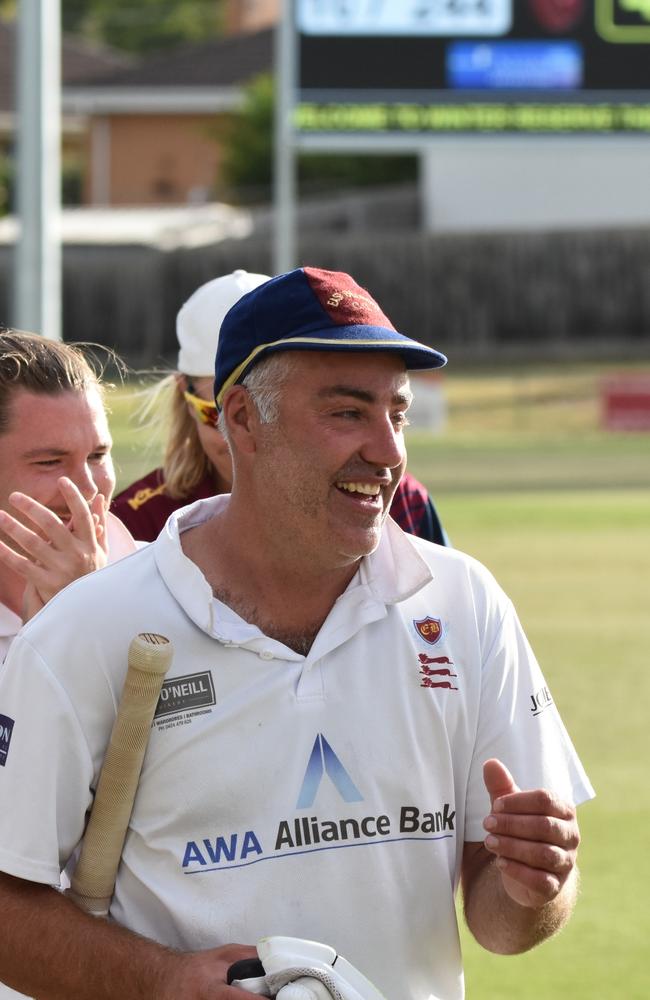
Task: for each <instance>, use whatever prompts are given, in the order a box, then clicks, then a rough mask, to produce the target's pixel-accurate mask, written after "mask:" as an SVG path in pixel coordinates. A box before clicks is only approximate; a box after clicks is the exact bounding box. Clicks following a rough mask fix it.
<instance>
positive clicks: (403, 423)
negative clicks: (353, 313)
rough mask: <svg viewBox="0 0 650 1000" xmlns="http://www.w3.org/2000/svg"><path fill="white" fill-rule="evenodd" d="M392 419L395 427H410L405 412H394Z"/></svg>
mask: <svg viewBox="0 0 650 1000" xmlns="http://www.w3.org/2000/svg"><path fill="white" fill-rule="evenodd" d="M392 420H393V425H394V426H395V427H399V428H401V427H408V425H409V420H408V417H407V416H406V414H405V413H394V414H393V417H392Z"/></svg>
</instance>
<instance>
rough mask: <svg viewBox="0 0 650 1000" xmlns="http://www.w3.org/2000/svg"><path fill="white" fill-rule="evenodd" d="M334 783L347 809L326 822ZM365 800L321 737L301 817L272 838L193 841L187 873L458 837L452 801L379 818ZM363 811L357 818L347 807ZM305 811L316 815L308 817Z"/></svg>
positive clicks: (300, 802)
mask: <svg viewBox="0 0 650 1000" xmlns="http://www.w3.org/2000/svg"><path fill="white" fill-rule="evenodd" d="M324 780H328V781H330V782H331V784H332V785H333V787H334V789H335V791H336V792H337V798H338V799H339V800H340V803H341V806H340V809H339V811H338V814H337V815H334V816H328V817H322V816H321V815H320V814H319V813H318V811H317V807H316V806H315V803H316V800H317V798H318V792H319V790H320V788H321V786H322V783H323V781H324ZM363 802H364V797H363V795H362V793H361V791H360V790H359V786H358V784H357V782H355V781H354V780H353V778H352V777H351V775H350V773H349V771H348V769H347V768H346V767H345V765H344V764H343V762H342V761H341V758H340V757H339V755H338V754H337V753H336V752H335V751H334V749H333V748H332V746H331V744H330V743H329V741H328V740H327V739H326V738H325V736H323V734H322V733H318V735H317V736H316V739H315V740H314V744H313V746H312V748H311V751H310V754H309V759H308V761H307V767H306V769H305V774H304V777H303V779H302V781H301V783H300V788H299V790H298V796H297V799H296V807H295V809H296V814H295V815H292V816H285V817H279V818H278V820H277V823H276V824H275V826H274V831H273V832H272V833H271V834H270V835H267V836H264V835H262V834H261V833H259V832H258V831H256V830H254V829H250V830H243V829H242V830H238V831H229V832H226V833H224V832H221V831H217V832H216V833H215V834H214V835H213V836H211V837H202V838H198V839H196V840H188V841H187V843H186V844H185V847H184V851H183V857H182V861H181V868H182V870H183V873H184V874H186V875H194V874H198V873H199V872H216V871H224V870H227V869H230V868H241V867H244V866H247V865H252V864H257V863H259V862H260V861H271V860H274V859H277V858H286V857H287V856H292V855H300V854H310V853H313V852H316V851H327V850H335V849H339V850H340V849H341V848H348V847H362V846H371V845H376V844H381V843H392V842H395V841H399V840H422V841H431V840H445V839H452V838H453V837H454V836H455V826H454V821H455V817H456V811H455V809H453V808H452V806H451V804H450V803H449V802H444V803H443V804H442V805H441V806H439V807H438V808H437V809H432V810H424V809H422V808H421V807H420V806H416V805H412V804H403V805H398V806H397V807H396V808H395V810H391V811H387V812H383V813H377V812H373V811H372V810H368V809H359V808H358V806H359V804H360V803H363ZM349 805H353V806H355V805H356V806H357V808H356V809H355V810H354V815H346V814H345V813H349V812H351V810H344V807H345V806H349ZM304 810H309V811H310V812H313V813H314V814H313V815H305V813H304Z"/></svg>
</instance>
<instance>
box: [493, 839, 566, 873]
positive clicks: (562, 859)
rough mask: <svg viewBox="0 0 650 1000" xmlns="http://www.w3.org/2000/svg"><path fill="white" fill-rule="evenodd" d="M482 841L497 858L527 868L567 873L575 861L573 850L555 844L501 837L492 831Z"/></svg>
mask: <svg viewBox="0 0 650 1000" xmlns="http://www.w3.org/2000/svg"><path fill="white" fill-rule="evenodd" d="M484 843H485V846H486V848H487V849H488V851H491V852H492V853H493V854H496V855H497V856H498V857H499V858H503V859H505V860H507V861H517V862H519V863H520V864H522V865H526V866H527V867H528V868H536V869H538V870H540V871H545V872H549V873H551V874H554V875H559V876H564V875H568V873H569V872H570V871H571V869H572V868H573V865H574V863H575V851H573V850H570V849H565V848H563V847H559V846H557V845H556V844H547V843H540V842H539V841H535V840H519V839H518V838H516V837H502V836H496V835H495V834H492V833H491V834H489V835H488V836H487V837H486V838H485V841H484Z"/></svg>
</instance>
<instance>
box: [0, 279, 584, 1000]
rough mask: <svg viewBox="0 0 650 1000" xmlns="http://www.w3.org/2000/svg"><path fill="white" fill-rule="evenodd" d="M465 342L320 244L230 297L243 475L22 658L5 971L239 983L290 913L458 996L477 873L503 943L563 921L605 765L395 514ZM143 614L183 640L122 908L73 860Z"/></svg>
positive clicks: (489, 937)
mask: <svg viewBox="0 0 650 1000" xmlns="http://www.w3.org/2000/svg"><path fill="white" fill-rule="evenodd" d="M444 362H445V358H444V357H443V356H442V355H441V354H439V353H438V352H437V351H435V350H433V349H432V348H430V347H427V346H425V345H422V344H419V343H417V342H416V341H413V340H411V339H410V338H408V337H406V336H404V335H403V334H401V333H399V332H397V331H396V330H395V328H394V327H393V325H392V324H391V322H390V320H388V318H387V317H386V316H385V315H384V314H383V312H382V311H381V309H380V307H379V306H378V305H377V303H376V302H375V301H374V299H373V298H372V296H371V295H370V294H369V293H368V292H367V291H365V290H364V289H363V288H361V287H359V286H358V285H357V284H356V282H354V280H353V279H352V278H351V277H350V276H349V275H346V274H342V273H337V272H329V271H322V270H319V269H316V268H309V267H305V268H299V269H297V270H295V271H292V272H290V273H288V274H284V275H280V276H279V277H276V278H273V279H271V280H270V281H268V282H266V283H265V284H263V285H261V286H259V287H258V288H256V289H254V290H253V291H251V292H250V293H248V294H247V295H244V296H243V298H242V299H241V300H240V301H239V302H238V303H237V304H236V305H235V306H234V307H233V308H232V309H231V310H230V312H229V313H228V314H227V316H226V318H225V320H224V322H223V325H222V327H221V333H220V338H219V347H218V352H217V360H216V380H215V398H216V402H217V404H218V406H219V407H220V409H221V411H222V413H221V425H220V426H221V429H222V431H223V432H224V433H225V434H226V436H227V438H228V441H229V445H230V448H231V451H232V455H233V463H234V482H233V487H232V493H231V494H230V495H222V496H219V497H215V498H214V499H208V500H201V501H198V502H197V503H196V504H193V505H191V506H190V507H186V508H183V509H181V510H180V511H177V512H176V513H174V514H173V515H172V516H171V518H170V519H169V521H168V522H167V525H166V526H165V528H164V530H163V532H162V533H161V535H160V536H159V538H158V539H157V540H156V541H155V542H154V543H152V544H151V545H150V546H148V547H147V548H146V549H143V550H142V551H141V552H138V553H136V554H135V555H132V556H130V557H129V558H128V559H125V560H123V561H121V562H120V563H118V564H116V565H114V566H110V567H108V568H106V569H105V570H103V571H102V572H101V573H97V574H92V575H91V576H90V577H88V578H86V579H84V580H80V581H78V582H76V583H74V584H73V585H72V586H71V587H69V588H67V589H66V590H65V592H63V593H62V594H60V595H58V596H57V597H56V598H54V599H53V600H52V601H51V602H50V604H49V605H48V607H47V608H45V609H44V610H43V611H42V612H40V614H38V615H37V616H36V617H35V618H34V619H33V621H32V622H30V623H29V625H28V626H27V627H26V628H25V629H24V630H23V632H22V633H21V635H20V636H19V637H18V638H17V639H16V641H15V643H14V646H13V648H12V651H11V654H10V656H9V659H8V662H7V669H6V670H5V672H4V676H3V677H2V678H1V679H0V732H1V733H2V737H1V741H0V868H1V869H2V871H3V872H4V873H5V874H4V875H2V877H1V878H0V907H2V912H3V914H4V917H5V919H4V920H3V935H2V939H1V940H0V978H4V979H5V980H6V981H7V982H8V983H10V984H11V985H12V986H15V987H16V988H18V989H21V990H22V991H23V992H26V993H29V994H31V995H36V996H39V997H44V998H46V997H63V996H65V997H66V998H67V1000H74V998H82V997H91V996H92V997H93V998H94V1000H98V998H99V1000H101V998H119V1000H123V998H126V997H128V998H136V997H137V998H145V997H151V998H154V997H155V998H156V1000H167V998H170V1000H171V998H173V1000H177V998H178V997H179V996H183V997H185V998H191V1000H195V998H206V1000H207V998H210V1000H236V998H238V997H239V998H243V997H245V995H246V994H245V993H243V992H242V991H241V990H239V989H237V988H236V987H233V986H228V985H226V974H227V969H228V967H229V965H230V964H231V963H232V962H234V961H235V960H236V959H239V958H243V957H247V956H250V955H253V954H254V949H253V945H254V944H255V942H256V941H257V940H259V938H261V937H263V936H267V935H292V936H296V937H302V938H311V939H313V940H317V941H323V942H325V943H327V944H330V945H332V946H333V947H335V948H336V949H337V950H338V951H340V952H341V953H342V954H343V955H345V956H346V958H347V959H348V960H349V961H350V962H352V963H353V965H355V966H356V967H357V968H358V969H360V970H361V971H362V972H363V973H364V974H365V975H366V976H368V977H369V978H370V979H371V980H372V981H373V982H374V983H375V984H376V985H377V987H378V988H379V989H380V990H381V991H382V992H383V993H384V994H385V996H386V997H387V998H389V1000H432V998H440V1000H459V998H461V997H462V996H463V995H464V987H463V975H462V964H461V956H460V949H459V942H458V929H457V925H456V914H455V907H454V897H455V893H456V890H457V889H458V887H459V886H460V889H461V891H462V894H463V901H464V909H465V915H466V919H467V922H468V925H469V927H470V929H471V931H472V933H473V934H474V935H475V937H476V938H477V940H478V941H479V942H480V943H481V944H482V945H483V946H484V947H485V948H487V949H489V950H491V951H494V952H500V953H516V952H520V951H524V950H526V949H528V948H531V947H533V946H534V945H535V944H538V943H539V942H540V941H542V940H544V939H545V938H547V937H548V936H550V935H551V934H553V933H554V932H555V931H557V930H558V929H559V928H560V927H562V925H563V924H564V923H565V922H566V920H567V919H568V917H569V915H570V913H571V910H572V907H573V905H574V901H575V895H576V882H577V869H576V854H577V847H578V842H579V833H578V825H577V820H576V805H577V804H578V803H580V802H582V801H584V800H585V799H587V798H590V797H591V796H592V794H593V792H592V789H591V786H590V784H589V781H588V779H587V777H586V775H585V773H584V771H583V769H582V766H581V764H580V761H579V760H578V758H577V756H576V753H575V751H574V749H573V747H572V745H571V742H570V739H569V737H568V735H567V733H566V731H565V729H564V726H563V724H562V722H561V720H560V717H559V715H558V713H557V710H556V708H555V706H554V704H553V701H552V697H551V695H550V693H549V692H548V688H547V685H546V683H545V681H544V678H543V676H542V673H541V670H540V668H539V666H538V664H537V662H536V661H535V658H534V656H533V653H532V651H531V649H530V647H529V645H528V643H527V641H526V638H525V636H524V634H523V632H522V629H521V626H520V625H519V622H518V620H517V617H516V614H515V611H514V609H513V607H512V605H511V603H510V601H509V600H508V598H507V597H506V596H505V594H504V593H503V592H502V590H501V589H500V588H499V586H498V585H497V584H496V583H495V581H494V579H493V578H492V577H491V575H490V574H489V572H488V571H487V570H486V569H485V568H484V567H482V566H481V565H480V564H478V563H477V562H476V561H475V560H473V559H471V558H469V557H468V556H465V555H463V554H461V553H459V552H456V551H454V550H451V549H445V548H442V547H440V546H435V545H432V544H430V543H428V542H425V541H423V540H420V539H417V538H415V537H413V536H407V535H405V534H404V533H403V532H402V531H401V530H400V529H399V528H398V527H397V525H396V524H395V523H394V522H392V521H391V520H390V519H389V518H388V516H387V512H388V510H389V507H390V502H391V498H392V495H393V492H394V490H395V487H396V484H397V482H398V481H399V478H400V476H401V474H402V471H403V469H404V466H405V461H406V453H405V448H404V437H403V431H404V426H405V423H406V420H407V410H408V406H409V402H410V399H411V391H410V388H409V379H408V370H409V369H424V368H436V367H439V366H441V365H442V364H444ZM64 623H66V624H65V625H64ZM142 631H151V632H161V633H163V634H165V635H167V636H168V637H169V638H170V639H171V641H172V642H173V643H174V648H175V650H176V653H175V658H174V662H173V665H172V668H171V671H170V674H169V676H168V678H167V679H166V681H165V684H164V687H163V692H162V695H161V698H160V701H159V703H158V707H157V710H156V715H155V719H154V724H153V726H152V733H151V738H150V742H149V746H148V750H147V755H146V758H145V762H144V768H143V772H142V776H141V782H140V786H139V790H138V795H137V798H136V801H135V805H134V809H133V813H132V816H131V821H130V826H129V830H128V833H127V837H126V842H125V846H124V851H123V855H122V863H121V866H120V870H119V872H118V877H117V884H116V891H115V895H114V899H113V903H112V907H111V920H110V921H108V922H107V921H103V920H95V919H93V918H91V917H88V916H87V915H86V914H84V913H81V912H80V911H78V910H77V909H76V908H75V907H74V905H73V904H72V902H71V901H70V900H69V899H66V898H65V897H62V896H61V895H60V894H59V893H57V892H55V891H54V890H53V889H52V888H51V887H52V885H55V884H56V883H57V881H58V874H59V871H60V870H61V867H62V866H63V865H64V864H65V862H66V861H67V859H68V857H69V856H70V855H71V853H72V852H73V851H74V849H75V847H76V845H77V844H78V842H79V840H80V838H81V837H82V835H83V829H84V821H85V817H86V813H87V810H88V809H89V808H90V806H91V804H92V795H93V790H94V788H95V786H96V783H97V777H98V772H99V769H100V766H101V762H102V758H103V755H104V752H105V749H106V744H107V740H108V737H109V733H110V730H111V726H112V723H113V720H114V717H115V706H116V704H117V701H118V698H119V693H120V690H121V685H122V683H123V679H124V674H125V670H126V660H127V649H128V645H129V643H130V641H131V639H132V637H133V636H134V635H135V634H136V633H138V632H142ZM233 942H239V943H238V944H234V943H233Z"/></svg>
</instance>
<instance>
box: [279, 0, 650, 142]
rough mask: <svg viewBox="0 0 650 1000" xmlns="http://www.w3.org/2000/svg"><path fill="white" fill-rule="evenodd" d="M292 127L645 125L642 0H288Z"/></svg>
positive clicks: (648, 34) (647, 92)
mask: <svg viewBox="0 0 650 1000" xmlns="http://www.w3.org/2000/svg"><path fill="white" fill-rule="evenodd" d="M294 16H295V26H296V32H297V39H298V50H297V63H298V73H297V91H298V101H297V106H296V109H295V117H294V123H295V127H296V129H297V131H298V132H299V133H301V134H309V133H321V134H322V133H338V134H341V133H343V134H345V133H348V134H356V135H358V134H366V135H371V134H382V133H422V134H455V133H477V132H487V133H567V132H568V133H591V134H594V133H596V134H602V133H608V132H615V133H636V134H639V133H650V0H592V2H588V0H294Z"/></svg>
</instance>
